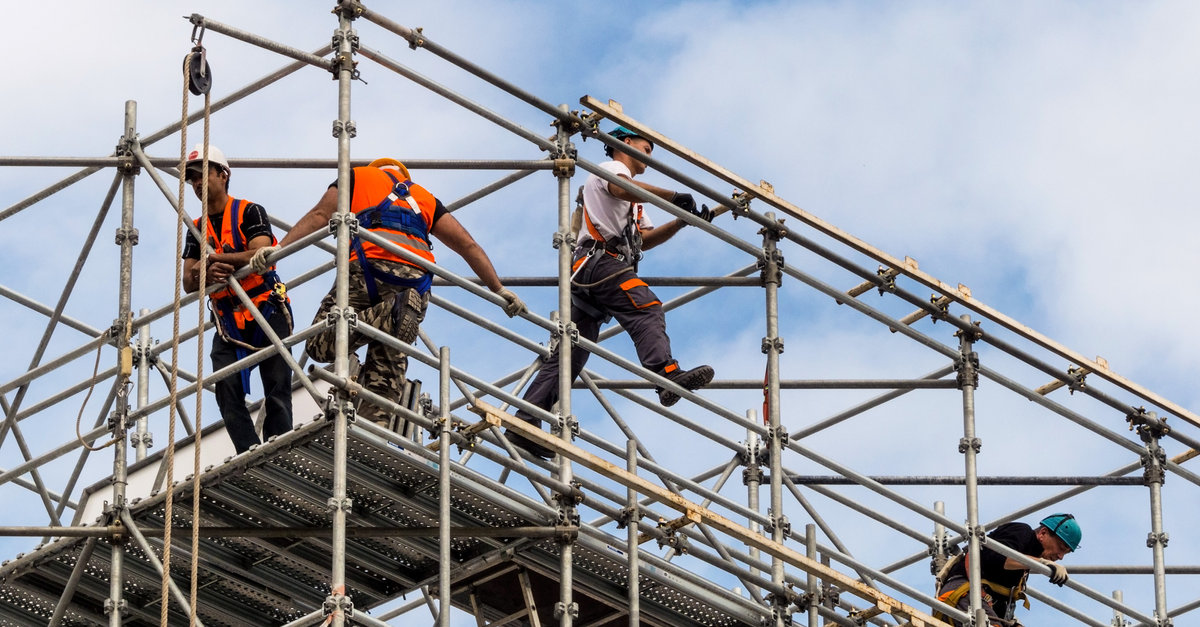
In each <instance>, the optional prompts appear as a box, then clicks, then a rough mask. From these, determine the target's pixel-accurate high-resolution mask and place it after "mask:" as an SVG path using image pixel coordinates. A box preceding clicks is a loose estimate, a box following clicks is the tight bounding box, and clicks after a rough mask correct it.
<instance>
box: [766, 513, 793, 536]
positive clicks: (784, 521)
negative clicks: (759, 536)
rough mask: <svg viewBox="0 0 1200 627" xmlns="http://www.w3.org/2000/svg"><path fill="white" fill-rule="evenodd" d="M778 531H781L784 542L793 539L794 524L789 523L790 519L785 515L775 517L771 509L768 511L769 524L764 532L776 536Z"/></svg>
mask: <svg viewBox="0 0 1200 627" xmlns="http://www.w3.org/2000/svg"><path fill="white" fill-rule="evenodd" d="M776 529H778V530H779V531H780V533H781V534H782V536H783V539H784V540H787V539H788V538H790V537H792V523H791V522H788V517H787V516H786V515H785V514H780V515H778V516H775V515H774V513H773V512H772V511H771V510H770V509H767V524H766V525H765V526H764V529H763V530H764V531H766V532H767V533H770V534H774V533H775V530H776Z"/></svg>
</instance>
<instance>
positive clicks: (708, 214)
mask: <svg viewBox="0 0 1200 627" xmlns="http://www.w3.org/2000/svg"><path fill="white" fill-rule="evenodd" d="M696 215H699V216H700V219H701V220H704V221H705V222H707V223H709V224H712V219H713V210H712V209H709V208H708V205H700V213H698V214H696Z"/></svg>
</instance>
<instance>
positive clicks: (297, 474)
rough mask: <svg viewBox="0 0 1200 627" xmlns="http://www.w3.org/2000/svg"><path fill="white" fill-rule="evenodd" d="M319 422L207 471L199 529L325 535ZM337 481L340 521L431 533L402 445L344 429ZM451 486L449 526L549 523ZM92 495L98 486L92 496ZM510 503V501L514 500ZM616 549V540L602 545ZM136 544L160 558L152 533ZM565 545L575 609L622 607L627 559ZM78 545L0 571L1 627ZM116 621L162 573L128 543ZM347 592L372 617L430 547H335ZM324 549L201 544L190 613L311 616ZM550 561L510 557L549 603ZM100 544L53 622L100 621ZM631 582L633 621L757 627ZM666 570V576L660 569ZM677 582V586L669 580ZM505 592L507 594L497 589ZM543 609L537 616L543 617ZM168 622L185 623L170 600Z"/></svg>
mask: <svg viewBox="0 0 1200 627" xmlns="http://www.w3.org/2000/svg"><path fill="white" fill-rule="evenodd" d="M330 427H331V425H330V424H328V423H326V422H324V421H315V422H311V423H307V424H304V425H302V426H300V427H298V428H297V429H296V430H295V431H293V432H291V433H289V434H287V435H285V436H282V437H280V438H276V439H275V440H274V441H272V442H271V443H268V444H266V445H264V446H262V447H260V449H258V450H256V451H253V452H250V453H248V454H245V455H241V456H238V457H236V458H234V459H232V460H231V461H229V462H227V463H225V464H220V465H217V466H215V467H209V468H207V469H206V470H205V472H204V473H203V474H202V476H201V482H202V484H203V486H204V487H203V490H202V492H201V496H202V498H201V509H200V522H201V524H202V525H204V526H211V527H221V526H230V527H256V526H262V527H281V526H300V527H324V526H327V525H328V500H329V497H330V495H331V494H332V485H333V468H332V465H333V436H332V429H331V428H330ZM348 444H349V462H348V469H347V470H348V474H347V490H348V495H349V497H350V498H351V499H353V508H352V510H351V512H350V514H349V516H348V525H349V526H352V527H434V526H436V525H437V516H438V502H437V480H438V475H437V465H436V464H435V463H433V462H431V461H429V460H427V459H424V458H419V457H417V456H416V455H414V454H412V453H407V452H404V451H401V450H399V449H398V448H396V447H395V446H394V445H392V444H389V443H387V442H385V441H383V440H381V439H379V438H377V437H376V436H374V435H371V434H369V433H365V432H363V431H361V430H355V429H354V428H353V427H351V429H350V437H349V440H348ZM454 470H455V472H454V474H453V475H452V477H453V480H452V486H451V512H452V514H451V515H452V524H454V525H456V526H486V527H513V526H539V525H547V524H550V523H551V521H552V520H553V511H552V510H550V509H549V508H547V507H545V506H544V505H541V504H539V503H536V502H533V501H530V500H529V499H528V498H524V497H521V495H516V494H515V493H513V492H512V490H511V489H510V488H508V487H506V486H502V485H501V484H497V483H494V482H493V481H492V480H491V479H488V478H486V477H483V476H481V475H479V474H478V473H476V472H474V471H472V470H470V469H466V468H462V467H460V466H458V465H457V464H456V465H455V468H454ZM96 494H97V497H99V495H101V494H103V491H102V490H101V491H97V492H96ZM518 497H520V498H518ZM130 503H131V504H130V513H131V514H132V516H133V518H134V520H135V521H136V522H137V524H138V525H139V527H140V528H142V529H144V530H145V529H161V528H162V524H163V519H164V515H165V509H164V506H165V493H158V494H153V495H150V496H147V497H145V498H135V499H133V500H131V501H130ZM191 508H192V498H191V491H190V482H186V483H185V482H180V483H178V484H177V489H176V493H175V498H174V505H173V509H174V510H175V512H174V513H175V524H176V526H181V525H190V524H191ZM605 537H607V538H609V542H610V543H611V545H612V546H620V545H622V543H621V541H620V540H618V539H617V538H614V537H611V536H605ZM148 540H149V542H150V544H151V546H152V547H153V548H154V551H155V553H156V556H157V557H161V551H162V539H161V537H154V536H149V537H148ZM580 540H581V541H580V542H578V543H577V544H576V549H575V553H574V555H575V582H576V600H577V601H578V602H579V603H580V606H581V608H583V609H584V610H586V611H588V612H589V615H594V616H596V617H601V616H604V615H612V614H614V613H619V612H620V611H621V609H622V608H623V606H624V604H625V603H626V602H625V600H624V599H625V594H626V593H625V587H626V578H627V575H628V573H627V568H628V565H627V562H626V561H625V558H624V553H623V552H621V551H619V550H616V549H610V550H607V551H606V550H605V547H604V546H603V543H602V542H597V541H596V540H595V539H594V538H585V537H581V538H580ZM85 541H86V540H85V539H83V538H64V539H61V540H58V541H56V542H53V543H51V544H49V545H46V546H44V547H41V548H39V549H38V550H36V551H34V552H33V553H31V554H29V555H25V556H22V557H20V558H18V559H16V560H12V561H10V562H8V563H6V564H4V565H3V566H0V626H5V625H21V626H24V625H34V624H45V623H46V622H48V621H49V618H50V615H51V614H52V613H53V611H54V605H55V603H57V601H58V599H59V597H60V596H61V594H62V591H63V589H64V588H65V586H66V582H67V580H68V578H69V577H70V576H71V572H72V569H73V568H74V566H75V562H76V561H77V560H78V557H79V555H80V551H81V549H82V547H83V544H84V542H85ZM513 542H514V541H513V540H508V539H501V538H458V537H456V538H455V539H454V540H453V546H452V549H451V554H452V556H453V559H454V560H455V561H456V563H462V562H465V561H468V560H470V559H472V558H475V557H476V556H479V555H482V554H486V553H490V552H494V551H495V550H497V549H502V548H504V547H506V546H508V545H510V544H512V543H513ZM190 546H191V534H190V531H189V530H177V531H176V532H175V533H174V535H173V541H172V562H171V571H172V573H173V574H174V576H175V581H176V583H177V584H178V585H179V586H180V588H181V589H182V590H184V592H185V594H186V593H187V590H188V587H189V581H188V577H189V570H190ZM125 551H126V557H125V562H124V564H125V577H124V580H125V581H124V598H125V600H126V601H127V603H128V615H127V617H126V621H125V624H126V625H130V626H135V627H140V626H143V625H145V626H150V625H157V624H158V617H159V613H160V607H159V599H160V586H159V582H160V579H159V576H158V574H157V573H156V572H155V571H154V568H153V566H152V565H151V564H150V562H149V561H148V560H147V559H146V556H145V555H144V554H142V552H141V550H140V549H139V548H138V546H137V545H136V544H135V543H134V542H132V541H130V542H127V543H126V544H125ZM346 551H347V558H346V579H347V594H348V595H349V596H350V597H351V598H352V599H353V600H354V604H355V608H356V610H368V609H371V608H373V607H377V606H379V605H380V604H382V603H384V602H386V601H389V600H392V599H395V598H398V597H399V596H400V595H401V594H404V593H407V592H411V591H412V589H413V587H414V586H415V585H416V584H417V583H418V582H420V581H427V580H429V579H431V578H434V577H436V576H437V573H438V547H437V539H436V537H354V536H351V537H349V538H347V541H346ZM331 554H332V543H331V540H330V539H329V538H327V537H303V538H290V539H285V538H251V537H213V538H201V539H200V557H201V559H200V564H199V569H198V572H199V575H198V576H199V583H198V585H199V589H200V592H199V599H198V611H199V613H200V617H201V620H203V621H204V623H205V625H208V626H210V627H218V626H221V625H229V626H238V625H271V624H282V623H284V622H288V621H291V620H294V619H296V618H299V617H301V616H304V615H306V614H309V613H311V612H313V611H315V610H316V609H318V608H320V607H321V604H322V602H323V601H324V600H325V597H326V596H328V594H329V570H330V562H331ZM558 560H559V552H558V547H557V545H556V544H555V543H554V541H553V540H542V541H536V542H524V543H522V544H521V545H520V548H519V550H518V551H517V552H516V554H515V555H514V556H513V559H512V560H511V562H512V563H516V564H517V565H519V566H520V567H521V568H524V569H526V571H527V572H528V573H530V574H531V581H532V583H533V587H534V588H535V591H537V595H536V598H547V599H548V598H550V597H549V596H548V593H547V592H545V591H541V589H542V588H544V587H547V586H549V587H550V588H553V590H554V595H553V598H554V600H555V601H556V600H557V585H558V584H557V577H558V573H557V569H558ZM110 561H111V546H110V544H109V541H108V540H99V541H97V543H96V548H95V550H94V551H93V553H92V557H91V559H90V561H89V562H88V564H87V566H86V568H85V570H84V574H83V577H82V579H81V582H80V584H79V586H78V589H77V590H76V593H75V595H74V597H73V599H72V603H71V606H70V608H69V611H68V613H67V616H66V618H65V620H64V622H63V624H64V625H70V626H76V625H78V626H97V627H104V626H105V625H107V619H106V618H105V616H104V602H105V600H106V599H107V597H108V590H109V585H108V580H109V574H110ZM646 568H649V569H651V570H652V571H653V572H654V573H655V576H654V577H648V576H647V575H646V572H647V571H645V570H644V571H643V575H642V577H641V586H642V587H641V590H642V613H643V616H644V618H645V621H644V623H643V624H645V625H666V624H669V625H680V624H686V625H704V626H713V627H725V626H733V625H747V624H757V620H753V621H752V622H751V621H748V620H747V618H748V615H747V612H745V611H742V612H736V611H734V612H731V611H729V610H730V607H731V606H730V605H729V604H727V603H726V604H723V603H721V602H719V601H720V599H713V598H712V595H711V594H708V593H706V592H704V591H702V590H700V589H698V588H696V587H694V586H690V585H688V584H687V582H685V581H684V580H682V579H680V578H674V579H672V578H670V577H663V576H662V575H663V574H664V571H663V569H662V568H659V567H655V566H648V565H647V566H646ZM668 568H677V567H673V566H671V567H668ZM488 572H489V570H484V571H482V573H473V574H471V575H469V576H466V577H464V578H462V579H461V580H458V579H456V581H455V584H454V585H455V589H456V590H460V589H461V588H460V586H462V585H469V582H470V581H471V580H472V579H477V578H479V577H484V576H486V574H487V573H488ZM513 582H515V575H514V576H513V579H512V581H509V582H507V583H506V582H505V581H504V580H497V581H495V582H494V583H493V584H492V586H491V587H490V588H486V590H488V591H489V594H488V595H487V596H486V597H480V598H478V599H477V600H478V601H479V602H481V603H482V604H483V606H484V607H483V608H482V609H481V612H483V613H484V614H485V615H488V616H493V617H499V616H503V615H507V614H509V613H511V612H512V599H513V598H519V596H520V593H519V588H515V587H512V586H513V585H515V584H514V583H513ZM672 583H678V584H679V585H672ZM504 589H508V592H507V593H500V592H499V591H500V590H504ZM452 600H453V602H454V604H455V605H456V606H458V607H460V608H462V609H465V610H467V611H470V603H469V600H468V597H467V596H465V595H461V594H458V593H456V594H455V596H454V598H453V599H452ZM553 605H554V602H553V601H550V602H549V603H548V606H547V607H543V608H541V609H540V611H539V613H540V614H541V616H542V618H543V619H546V620H549V619H551V618H552V616H553ZM169 610H170V614H171V618H170V622H171V623H172V624H176V622H177V621H186V617H185V615H184V614H183V613H181V612H180V611H179V608H178V607H177V606H176V604H175V603H174V601H173V600H172V601H171V602H170V605H169Z"/></svg>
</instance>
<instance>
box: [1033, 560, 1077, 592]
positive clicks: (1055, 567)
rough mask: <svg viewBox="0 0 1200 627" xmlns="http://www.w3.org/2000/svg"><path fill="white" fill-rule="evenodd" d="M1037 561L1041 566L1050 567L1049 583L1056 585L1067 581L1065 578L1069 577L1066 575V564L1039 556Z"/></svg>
mask: <svg viewBox="0 0 1200 627" xmlns="http://www.w3.org/2000/svg"><path fill="white" fill-rule="evenodd" d="M1038 561H1039V562H1041V563H1042V565H1043V566H1045V567H1047V568H1049V569H1050V583H1052V584H1054V585H1056V586H1061V585H1063V584H1064V583H1067V580H1068V579H1070V576H1068V575H1067V567H1066V566H1063V565H1062V564H1059V563H1058V562H1052V561H1050V560H1048V559H1044V558H1041V557H1039V558H1038Z"/></svg>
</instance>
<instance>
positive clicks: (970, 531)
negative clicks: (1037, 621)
mask: <svg viewBox="0 0 1200 627" xmlns="http://www.w3.org/2000/svg"><path fill="white" fill-rule="evenodd" d="M962 321H963V322H964V323H965V324H967V325H970V324H971V317H970V316H967V315H964V316H963V317H962ZM968 328H973V327H968ZM958 340H959V344H958V346H959V361H958V363H957V364H956V367H957V369H958V386H959V388H961V389H962V417H963V437H962V439H961V440H959V442H958V452H959V453H962V455H963V464H964V467H965V470H964V474H965V476H966V485H967V491H966V503H967V578H968V580H969V581H970V593H969V594H970V600H971V612H970V614H971V616H972V617H973V618H974V620H975V624H977V625H983V624H986V620H987V615H986V614H985V613H984V611H983V596H982V592H981V588H980V564H979V549H980V546H981V545H982V544H983V541H984V529H983V527H982V526H980V524H979V486H978V483H977V478H978V477H977V472H976V464H975V457H976V456H977V455H979V449H980V447H981V446H982V442H981V441H980V439H979V438H978V437H976V436H975V388H976V387H977V386H978V385H979V355H978V353H976V352H975V351H974V341H975V336H974V335H973V334H972V333H971V332H970V331H965V330H964V331H959V332H958Z"/></svg>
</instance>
